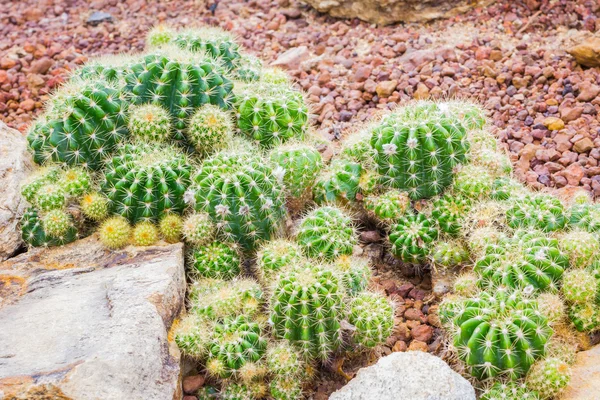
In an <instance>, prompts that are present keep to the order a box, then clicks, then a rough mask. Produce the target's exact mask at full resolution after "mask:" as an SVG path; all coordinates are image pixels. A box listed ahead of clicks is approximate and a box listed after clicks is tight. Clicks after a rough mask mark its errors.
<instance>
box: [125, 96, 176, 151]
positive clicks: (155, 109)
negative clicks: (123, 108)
mask: <svg viewBox="0 0 600 400" xmlns="http://www.w3.org/2000/svg"><path fill="white" fill-rule="evenodd" d="M128 127H129V132H131V134H132V135H133V136H134V137H135V138H138V139H142V140H144V141H148V142H157V143H161V142H166V141H167V140H169V137H170V136H171V117H170V115H169V113H168V111H167V110H165V109H164V108H162V107H161V106H159V105H155V104H142V105H139V106H133V107H131V108H130V109H129V124H128Z"/></svg>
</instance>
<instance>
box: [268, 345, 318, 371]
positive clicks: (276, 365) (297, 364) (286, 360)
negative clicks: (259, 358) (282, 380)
mask: <svg viewBox="0 0 600 400" xmlns="http://www.w3.org/2000/svg"><path fill="white" fill-rule="evenodd" d="M265 361H266V365H267V368H268V370H269V372H270V373H271V374H273V375H275V376H277V377H286V376H287V377H291V378H294V379H299V378H301V377H303V376H304V375H305V374H306V369H307V367H308V366H307V364H306V362H305V361H304V360H303V359H302V357H301V356H300V353H298V351H297V350H296V348H294V347H293V346H292V345H291V344H290V343H289V342H287V341H280V342H277V343H276V344H273V345H270V346H269V347H268V348H267V353H266V355H265Z"/></svg>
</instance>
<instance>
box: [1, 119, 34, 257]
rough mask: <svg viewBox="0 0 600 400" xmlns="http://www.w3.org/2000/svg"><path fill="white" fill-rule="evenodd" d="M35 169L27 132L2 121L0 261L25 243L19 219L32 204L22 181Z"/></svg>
mask: <svg viewBox="0 0 600 400" xmlns="http://www.w3.org/2000/svg"><path fill="white" fill-rule="evenodd" d="M33 170H34V163H33V160H32V158H31V155H30V154H29V152H28V151H27V141H26V140H25V136H24V135H23V134H22V133H21V132H19V131H17V130H15V129H11V128H9V127H8V126H6V124H4V122H2V121H0V181H2V185H0V203H1V204H2V206H1V207H0V262H1V261H4V260H6V259H7V258H9V257H10V256H12V255H13V254H14V253H15V252H16V251H17V250H18V249H19V248H20V247H21V246H22V244H23V242H22V240H21V232H20V230H19V220H20V218H21V216H22V215H23V212H24V211H25V208H26V207H27V206H28V204H27V202H26V201H25V200H24V199H23V198H22V197H21V184H22V183H23V181H25V179H26V178H27V176H28V175H29V174H30V173H31V172H32V171H33Z"/></svg>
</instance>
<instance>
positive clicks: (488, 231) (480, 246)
mask: <svg viewBox="0 0 600 400" xmlns="http://www.w3.org/2000/svg"><path fill="white" fill-rule="evenodd" d="M505 239H506V235H505V234H504V233H503V232H500V231H499V230H498V229H497V228H495V227H493V226H484V227H481V228H477V229H475V230H473V231H472V232H471V233H470V235H469V237H468V241H467V246H468V247H469V250H470V251H471V255H472V256H473V258H479V257H482V256H484V255H485V250H486V249H487V247H488V246H489V245H494V244H498V243H502V242H503V241H504V240H505Z"/></svg>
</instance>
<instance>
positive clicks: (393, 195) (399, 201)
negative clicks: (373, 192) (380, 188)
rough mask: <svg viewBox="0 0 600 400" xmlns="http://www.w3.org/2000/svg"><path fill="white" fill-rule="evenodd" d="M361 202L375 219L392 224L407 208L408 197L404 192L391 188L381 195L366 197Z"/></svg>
mask: <svg viewBox="0 0 600 400" xmlns="http://www.w3.org/2000/svg"><path fill="white" fill-rule="evenodd" d="M363 204H364V206H365V208H366V209H367V210H368V211H369V212H370V213H371V214H372V215H373V216H374V217H375V218H376V219H378V220H379V221H381V222H383V223H385V224H392V223H394V222H395V221H397V220H398V219H400V217H402V216H403V215H404V214H405V213H406V211H407V210H408V209H409V207H410V199H409V197H408V195H407V194H406V193H405V192H402V191H400V190H396V189H392V190H388V191H387V192H385V193H383V194H381V195H377V196H368V197H366V198H365V200H364V202H363Z"/></svg>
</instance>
